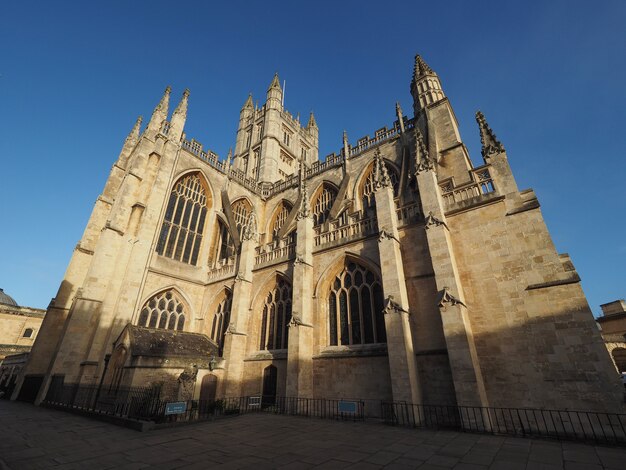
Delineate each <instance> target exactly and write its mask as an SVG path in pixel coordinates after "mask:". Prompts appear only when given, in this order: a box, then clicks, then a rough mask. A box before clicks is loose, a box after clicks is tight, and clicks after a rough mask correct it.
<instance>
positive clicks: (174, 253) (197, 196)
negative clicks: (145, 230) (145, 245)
mask: <svg viewBox="0 0 626 470" xmlns="http://www.w3.org/2000/svg"><path fill="white" fill-rule="evenodd" d="M211 198H212V193H211V190H210V189H209V185H208V183H207V181H206V179H205V177H204V175H203V174H202V173H201V172H199V171H195V172H187V173H184V174H183V175H182V176H181V177H179V178H178V179H177V180H176V182H175V183H174V184H173V185H172V189H171V191H170V197H169V199H168V202H167V206H166V209H165V214H164V216H163V223H162V225H161V231H160V233H159V238H158V240H157V246H156V252H157V253H158V254H159V255H161V256H165V257H167V258H171V259H174V260H176V261H181V262H183V263H187V264H192V265H196V264H197V262H198V255H199V253H200V246H201V245H202V238H203V234H204V225H205V222H206V217H207V214H208V210H209V209H210V207H211V205H212V199H211Z"/></svg>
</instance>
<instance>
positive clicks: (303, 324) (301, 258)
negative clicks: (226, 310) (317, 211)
mask: <svg viewBox="0 0 626 470" xmlns="http://www.w3.org/2000/svg"><path fill="white" fill-rule="evenodd" d="M307 212H308V211H307ZM314 236H315V234H314V232H313V219H312V218H311V217H310V214H308V213H303V212H302V211H300V212H299V213H298V222H297V237H298V238H297V242H296V259H295V261H294V264H293V285H292V292H293V295H292V314H291V321H290V322H289V347H288V355H287V396H289V397H300V398H311V397H313V360H312V357H313V327H312V323H313V311H312V305H313V237H314Z"/></svg>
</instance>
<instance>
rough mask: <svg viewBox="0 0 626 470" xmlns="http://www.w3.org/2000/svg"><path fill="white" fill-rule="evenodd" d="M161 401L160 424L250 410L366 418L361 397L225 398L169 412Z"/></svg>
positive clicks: (156, 418) (190, 403) (191, 403)
mask: <svg viewBox="0 0 626 470" xmlns="http://www.w3.org/2000/svg"><path fill="white" fill-rule="evenodd" d="M171 403H172V402H167V401H163V400H160V402H159V404H158V413H157V414H156V415H155V416H154V421H155V422H157V423H163V422H181V421H201V420H206V419H212V418H214V417H217V416H225V415H239V414H248V413H273V414H280V415H291V416H305V417H313V418H323V419H338V420H351V421H363V420H365V404H364V402H363V401H359V400H335V399H325V398H297V397H274V396H271V397H269V396H247V397H236V398H224V399H221V400H215V401H204V400H189V401H185V402H178V403H184V406H182V407H181V408H182V409H184V411H183V412H181V413H175V414H167V407H168V404H170V405H171Z"/></svg>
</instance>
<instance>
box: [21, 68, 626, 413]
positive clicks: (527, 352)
mask: <svg viewBox="0 0 626 470" xmlns="http://www.w3.org/2000/svg"><path fill="white" fill-rule="evenodd" d="M410 91H411V95H412V96H413V113H412V114H413V116H412V117H409V116H405V115H404V114H403V112H402V110H401V109H400V107H399V106H396V115H395V119H394V122H393V124H392V125H391V126H390V127H382V128H380V129H378V130H377V131H375V132H374V134H373V136H371V137H369V136H368V137H364V138H362V139H359V140H358V141H357V142H356V144H351V143H350V142H349V140H348V138H347V136H346V135H345V134H344V138H343V145H342V148H341V150H340V151H339V152H338V153H333V154H331V155H328V156H327V157H326V158H325V159H324V160H319V158H318V132H319V131H318V126H317V123H316V121H315V118H314V116H313V114H311V116H310V118H309V119H308V122H307V124H306V125H303V124H302V123H300V120H299V119H298V118H294V117H293V115H292V114H290V113H289V112H287V111H286V110H285V109H284V108H283V90H282V89H281V86H280V82H279V80H278V77H277V76H276V77H274V79H273V80H272V82H271V84H270V86H269V89H268V90H267V97H266V101H265V104H263V105H262V106H261V107H258V106H254V105H253V101H252V97H249V98H248V99H247V101H246V102H245V104H244V106H243V108H242V109H241V114H240V119H239V126H238V130H237V141H236V146H235V150H234V153H233V154H232V155H231V154H230V153H229V155H228V157H227V158H225V159H220V158H219V157H218V156H217V155H216V154H215V153H213V152H211V151H210V150H205V149H203V146H202V145H201V144H200V143H199V142H197V141H196V140H194V139H191V140H189V138H188V137H187V136H186V135H185V133H184V131H183V129H184V125H185V119H186V114H187V106H188V97H189V92H188V91H185V92H184V93H183V95H182V99H181V101H180V102H179V103H178V105H177V107H176V109H175V110H174V112H173V114H172V115H171V117H169V120H168V105H169V100H170V89H169V87H168V88H167V89H166V90H165V94H164V95H163V97H162V99H161V101H160V102H159V104H158V105H157V107H156V109H155V110H154V113H153V114H152V117H151V119H150V122H149V123H148V124H147V126H146V127H145V128H143V129H142V126H141V119H139V120H138V121H137V123H136V125H135V126H134V128H133V129H132V131H131V132H130V134H129V136H128V137H127V139H126V141H125V142H124V145H123V148H122V151H121V153H120V156H119V158H118V159H117V161H116V162H115V164H114V165H113V168H112V169H111V173H110V176H109V178H108V180H107V182H106V186H105V188H104V190H103V192H102V194H101V195H100V196H99V197H98V199H97V201H96V203H95V207H94V209H93V212H92V214H91V217H90V219H89V222H88V224H87V227H86V229H85V232H84V234H83V236H82V238H81V240H80V242H79V243H78V244H77V246H76V248H75V250H74V253H73V255H72V259H71V261H70V264H69V266H68V268H67V272H66V274H65V277H64V279H63V281H62V283H61V286H60V288H59V291H58V294H57V296H56V298H54V299H53V301H52V302H51V304H50V306H49V307H48V311H47V314H46V316H45V320H44V322H43V326H42V330H41V333H40V334H39V336H38V339H37V341H36V343H35V345H34V348H33V350H32V354H31V356H30V359H29V362H28V364H27V366H26V368H25V371H24V372H23V375H22V377H21V378H20V381H19V383H18V387H17V389H16V391H15V394H14V398H21V399H30V400H33V401H35V402H39V401H41V400H42V399H44V398H45V396H46V393H47V391H48V389H50V388H51V386H54V385H55V384H56V385H58V384H60V383H65V384H68V383H80V384H85V385H89V384H93V385H98V384H100V385H102V386H104V387H109V389H111V388H116V387H128V386H137V385H150V384H154V385H157V384H160V385H162V387H163V388H162V393H164V394H169V395H170V396H171V397H173V398H174V399H176V398H178V399H181V398H209V399H210V398H215V397H217V398H219V397H235V396H248V395H250V396H257V395H261V394H263V395H266V396H276V395H277V396H290V397H311V398H318V397H319V398H359V399H365V400H381V399H382V400H394V401H407V402H412V403H429V404H450V405H470V406H493V407H533V408H556V409H563V408H570V409H572V408H574V409H583V410H598V411H620V410H621V409H622V406H623V405H622V401H623V399H622V396H621V393H622V392H621V385H620V383H619V381H618V378H617V374H616V372H615V369H614V368H613V365H612V364H611V362H610V359H609V356H608V353H607V350H606V348H605V347H604V344H603V342H602V339H601V337H600V333H599V331H598V330H597V327H596V325H595V322H594V320H593V317H592V314H591V311H590V309H589V306H588V304H587V301H586V299H585V296H584V294H583V292H582V289H581V287H580V279H579V277H578V274H577V273H576V270H575V268H574V266H573V264H572V262H571V261H570V258H569V256H568V255H567V254H559V253H558V252H557V251H556V248H555V247H554V244H553V243H552V240H551V238H550V235H549V233H548V230H547V228H546V225H545V224H544V221H543V217H542V215H541V211H540V208H539V202H538V201H537V198H536V197H535V194H534V192H533V190H532V189H524V190H519V189H518V187H517V185H516V182H515V179H514V177H513V175H512V173H511V169H510V167H509V164H508V160H507V154H506V152H505V149H504V147H503V145H502V144H501V143H500V142H499V141H498V140H497V138H496V136H495V134H494V132H493V131H492V130H491V129H490V127H489V126H488V125H487V122H486V121H485V118H484V116H483V115H482V114H481V113H480V112H479V113H477V114H476V119H477V121H478V130H479V132H480V136H481V140H482V162H481V164H480V165H479V166H474V163H473V162H472V160H471V159H470V155H469V154H468V150H467V148H466V147H465V145H464V144H463V141H462V140H461V136H460V134H459V130H458V125H457V121H456V117H455V115H454V111H453V110H452V107H451V104H450V102H449V100H448V99H447V98H446V96H445V93H444V91H443V88H442V86H441V81H440V79H439V77H438V75H437V74H436V73H435V72H434V71H433V70H432V69H431V68H430V67H429V66H428V65H427V64H426V63H425V62H424V61H423V59H422V58H421V57H419V56H417V57H416V58H415V65H414V71H413V79H412V81H411V84H410ZM51 384H52V385H51Z"/></svg>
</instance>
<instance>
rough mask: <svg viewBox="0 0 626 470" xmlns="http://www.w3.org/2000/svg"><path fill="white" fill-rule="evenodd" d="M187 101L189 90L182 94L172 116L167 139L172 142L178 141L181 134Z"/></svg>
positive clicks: (185, 117)
mask: <svg viewBox="0 0 626 470" xmlns="http://www.w3.org/2000/svg"><path fill="white" fill-rule="evenodd" d="M188 101H189V89H186V90H185V91H184V92H183V97H182V98H181V100H180V103H178V106H176V109H175V110H174V114H172V122H171V125H170V130H169V133H168V137H169V138H170V139H172V140H174V141H179V140H180V138H181V137H182V134H183V128H184V127H185V120H186V119H187V103H188Z"/></svg>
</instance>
